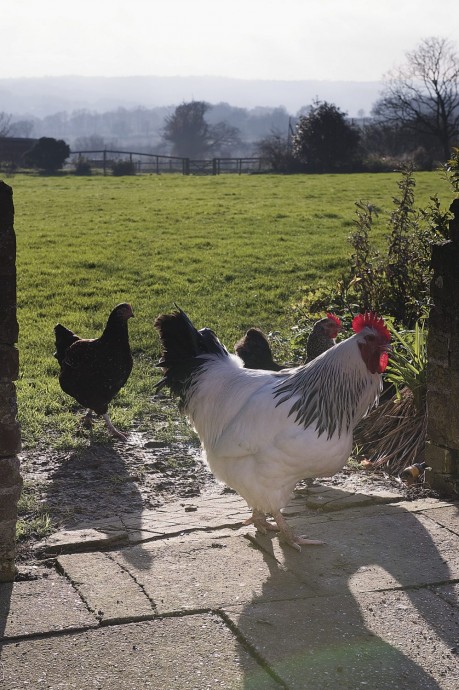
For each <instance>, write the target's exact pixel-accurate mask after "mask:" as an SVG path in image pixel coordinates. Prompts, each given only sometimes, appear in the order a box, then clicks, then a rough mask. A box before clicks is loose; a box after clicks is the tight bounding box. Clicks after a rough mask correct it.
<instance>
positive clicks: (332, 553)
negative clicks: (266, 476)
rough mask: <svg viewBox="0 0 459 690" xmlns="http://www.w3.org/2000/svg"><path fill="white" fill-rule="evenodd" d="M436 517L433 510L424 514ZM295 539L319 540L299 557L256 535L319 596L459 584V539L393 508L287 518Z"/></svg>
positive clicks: (421, 515)
mask: <svg viewBox="0 0 459 690" xmlns="http://www.w3.org/2000/svg"><path fill="white" fill-rule="evenodd" d="M430 512H437V511H429V514H430ZM289 524H290V525H291V526H292V527H293V528H294V529H295V531H296V532H297V534H306V536H307V537H309V538H314V539H323V540H324V541H325V542H326V543H325V544H324V545H323V546H303V547H302V551H301V553H298V552H295V551H294V550H293V549H291V548H290V547H288V546H286V545H285V544H282V543H280V542H279V539H278V538H277V536H275V537H274V538H272V537H271V536H263V535H260V534H259V533H256V537H255V538H256V541H257V543H258V544H259V545H260V547H261V548H263V549H265V551H266V552H267V553H268V554H270V555H271V556H272V557H274V558H275V559H276V560H277V561H278V562H279V563H281V564H282V565H283V566H284V567H285V568H286V569H287V570H289V571H291V572H294V573H296V575H298V577H299V578H300V579H301V580H302V581H303V582H307V583H308V585H309V586H310V587H311V588H312V589H313V590H314V591H316V592H317V593H318V594H320V595H321V596H325V595H329V594H337V593H340V592H345V591H348V590H349V587H350V586H351V587H352V590H353V591H371V590H378V589H384V588H395V587H413V586H422V585H427V584H435V583H443V582H447V581H449V580H451V579H459V537H457V536H456V535H454V534H453V533H452V532H450V531H449V530H447V529H445V528H443V527H442V526H441V525H439V524H438V523H436V522H435V521H433V520H431V519H430V518H429V517H426V515H425V514H424V513H410V512H407V511H405V510H404V509H403V508H400V507H398V506H390V507H386V506H381V507H379V508H378V507H374V508H368V509H367V508H365V509H364V510H360V511H354V512H350V511H349V512H348V511H346V512H343V513H342V514H340V515H339V516H336V514H334V515H333V517H332V516H329V517H328V519H325V520H324V521H323V522H315V521H313V520H310V519H308V518H307V517H304V516H301V517H297V518H290V519H289Z"/></svg>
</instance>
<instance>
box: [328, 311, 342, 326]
mask: <svg viewBox="0 0 459 690" xmlns="http://www.w3.org/2000/svg"><path fill="white" fill-rule="evenodd" d="M327 319H331V320H332V321H334V322H335V323H336V325H337V326H338V328H341V319H339V318H338V317H337V316H335V314H332V313H331V311H328V312H327Z"/></svg>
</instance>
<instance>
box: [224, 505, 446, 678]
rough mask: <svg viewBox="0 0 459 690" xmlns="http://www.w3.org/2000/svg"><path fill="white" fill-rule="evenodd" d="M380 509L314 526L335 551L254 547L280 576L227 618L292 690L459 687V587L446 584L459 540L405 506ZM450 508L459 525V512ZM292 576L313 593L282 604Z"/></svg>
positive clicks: (265, 540)
mask: <svg viewBox="0 0 459 690" xmlns="http://www.w3.org/2000/svg"><path fill="white" fill-rule="evenodd" d="M380 509H381V510H382V513H381V514H375V515H373V516H372V515H371V514H370V515H368V516H366V512H367V510H371V509H365V510H363V511H360V512H361V517H359V518H358V519H355V518H353V519H351V520H349V521H348V520H347V515H346V511H344V512H341V513H340V515H336V514H335V515H334V516H333V517H332V518H331V519H328V520H325V521H324V522H322V523H316V524H311V522H310V521H308V523H307V527H308V532H309V533H308V535H307V536H308V537H314V538H324V539H325V540H326V542H327V543H326V544H325V545H324V546H315V547H314V546H310V547H303V550H302V552H301V553H300V554H298V553H295V552H294V551H293V550H292V549H290V548H288V547H282V546H280V545H279V542H278V540H277V538H276V537H274V538H272V537H271V538H270V537H267V536H262V535H259V534H257V536H256V539H255V540H254V542H256V544H257V545H258V546H259V547H260V548H261V549H262V551H263V554H264V560H265V562H266V565H267V567H268V569H269V573H270V575H269V577H268V578H267V579H266V580H265V582H264V583H263V586H262V589H263V592H262V595H261V596H258V597H256V598H254V599H253V600H252V601H251V602H250V604H248V605H245V606H243V607H228V609H227V614H228V615H229V617H230V619H231V621H232V623H233V624H234V625H235V626H237V628H238V630H239V631H240V632H241V634H242V635H243V636H244V638H245V640H246V641H247V642H248V644H250V645H251V646H252V647H253V649H254V650H255V651H256V652H257V653H258V654H259V655H260V656H261V658H263V659H265V661H266V663H267V664H269V666H270V668H271V669H272V670H273V671H274V672H275V674H276V675H277V676H278V678H279V679H280V680H281V681H282V682H284V683H285V684H286V687H288V688H289V689H290V690H302V689H304V688H308V690H324V689H330V690H332V689H335V688H339V690H344V689H349V690H355V689H356V688H360V687H361V688H365V687H369V688H376V689H377V690H386V688H387V689H389V688H403V689H404V690H409V689H412V690H421V689H422V690H423V689H429V690H443V689H445V688H448V689H450V688H451V690H453V689H454V688H456V687H459V664H458V656H457V655H458V654H459V649H458V640H459V615H458V596H457V592H458V588H457V585H456V588H455V586H454V585H449V586H448V585H447V584H446V583H448V582H449V581H451V579H454V578H456V579H457V578H458V575H459V559H458V554H457V544H458V540H457V534H456V535H455V538H454V535H452V534H451V533H450V532H449V530H448V529H446V528H445V526H444V525H442V524H436V523H435V522H434V521H432V519H431V518H430V517H425V516H424V515H421V516H418V515H413V514H412V513H410V512H408V511H407V510H405V509H404V508H402V507H397V506H390V508H386V507H384V508H383V507H381V508H380ZM448 510H450V511H454V513H453V514H455V516H456V525H457V524H458V520H457V514H458V509H457V506H455V507H454V506H451V508H450V509H448ZM296 523H297V524H296V528H297V529H298V528H299V527H301V526H302V527H303V529H304V527H305V525H306V522H305V521H304V520H303V521H302V520H301V519H298V520H297V521H296ZM427 528H428V529H427ZM312 532H313V533H312ZM439 545H440V546H441V551H439V549H438V548H437V547H438V546H439ZM445 555H446V556H451V562H452V564H453V566H454V567H453V570H454V572H453V573H452V572H451V569H450V567H449V565H448V562H449V558H447V557H446V558H445ZM284 568H286V569H287V572H285V570H284ZM292 572H293V573H295V574H296V575H297V577H298V580H299V583H302V586H304V585H307V586H308V587H309V588H310V589H311V593H310V595H307V596H306V597H304V596H303V597H302V598H296V597H295V592H294V591H292V598H291V599H290V600H283V601H280V600H279V595H278V593H279V587H282V581H283V580H287V578H289V577H290V576H291V573H292ZM378 590H379V591H378ZM276 599H277V601H276ZM250 674H251V671H250V670H249V669H247V674H246V684H245V686H244V687H246V688H252V687H253V684H252V680H251V675H250Z"/></svg>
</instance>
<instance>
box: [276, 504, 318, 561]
mask: <svg viewBox="0 0 459 690" xmlns="http://www.w3.org/2000/svg"><path fill="white" fill-rule="evenodd" d="M273 517H274V519H275V521H276V522H277V524H278V526H279V530H280V533H281V534H282V535H283V537H284V539H285V541H286V542H287V544H289V545H290V546H293V548H294V549H296V550H297V551H301V545H303V544H323V543H324V542H323V541H318V540H317V539H306V537H297V536H296V535H295V533H294V531H293V530H292V528H291V527H289V526H288V524H287V520H286V519H285V518H284V516H283V515H282V513H281V512H280V510H278V511H277V512H275V513H273Z"/></svg>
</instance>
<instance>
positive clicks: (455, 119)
mask: <svg viewBox="0 0 459 690" xmlns="http://www.w3.org/2000/svg"><path fill="white" fill-rule="evenodd" d="M373 114H374V115H375V116H377V117H379V118H381V119H382V120H383V121H385V122H390V123H392V124H396V125H399V126H402V127H407V128H409V129H411V130H414V131H416V132H418V133H419V134H421V135H426V134H427V135H430V136H431V137H433V139H434V140H436V141H437V142H438V143H439V144H440V147H441V152H442V155H443V157H444V159H445V160H447V159H448V158H449V157H450V154H451V148H452V146H454V144H455V143H456V141H457V138H458V134H459V58H458V55H457V53H456V52H455V50H454V47H453V45H452V44H451V42H450V41H449V40H447V39H445V38H438V37H431V38H425V39H424V40H422V41H421V43H420V44H419V46H418V47H417V48H416V49H415V50H413V51H411V52H408V53H407V54H406V64H404V65H402V66H400V67H398V68H396V69H395V70H394V71H393V72H391V73H390V74H389V75H388V78H387V83H386V86H385V90H384V91H383V94H382V98H381V99H380V100H379V101H378V102H377V103H376V105H375V107H374V109H373Z"/></svg>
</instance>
